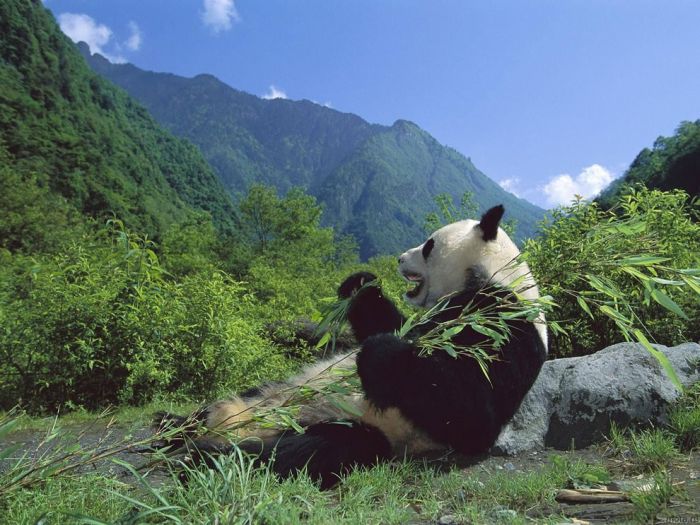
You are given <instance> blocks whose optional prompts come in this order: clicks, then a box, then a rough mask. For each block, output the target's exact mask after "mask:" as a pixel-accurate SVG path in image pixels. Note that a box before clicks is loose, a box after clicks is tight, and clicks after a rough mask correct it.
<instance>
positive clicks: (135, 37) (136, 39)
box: [124, 20, 143, 51]
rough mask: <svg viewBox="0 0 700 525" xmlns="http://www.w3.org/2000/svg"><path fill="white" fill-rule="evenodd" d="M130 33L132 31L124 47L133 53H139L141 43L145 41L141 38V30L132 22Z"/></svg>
mask: <svg viewBox="0 0 700 525" xmlns="http://www.w3.org/2000/svg"><path fill="white" fill-rule="evenodd" d="M129 31H131V35H129V38H127V39H126V42H124V45H125V46H126V47H127V49H130V50H131V51H138V50H139V49H140V48H141V41H142V39H143V38H142V36H141V28H140V27H139V26H138V24H137V23H136V22H134V21H133V20H132V21H131V22H129Z"/></svg>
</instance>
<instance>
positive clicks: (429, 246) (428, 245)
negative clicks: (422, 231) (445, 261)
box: [421, 239, 435, 261]
mask: <svg viewBox="0 0 700 525" xmlns="http://www.w3.org/2000/svg"><path fill="white" fill-rule="evenodd" d="M434 247H435V241H434V240H433V239H428V240H427V241H425V244H424V245H423V249H422V250H421V254H422V255H423V259H425V260H426V261H427V260H428V257H429V256H430V252H432V251H433V248H434Z"/></svg>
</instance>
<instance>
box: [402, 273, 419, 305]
mask: <svg viewBox="0 0 700 525" xmlns="http://www.w3.org/2000/svg"><path fill="white" fill-rule="evenodd" d="M401 276H402V277H403V278H404V279H406V280H407V281H408V282H409V283H416V286H415V287H414V288H411V289H410V290H408V291H407V292H406V297H411V298H412V297H416V296H417V295H418V294H419V293H420V292H421V289H422V288H423V284H424V283H425V278H424V277H423V276H422V275H421V274H419V273H413V272H405V271H402V272H401Z"/></svg>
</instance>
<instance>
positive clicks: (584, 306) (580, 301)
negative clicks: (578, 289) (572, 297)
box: [576, 295, 593, 319]
mask: <svg viewBox="0 0 700 525" xmlns="http://www.w3.org/2000/svg"><path fill="white" fill-rule="evenodd" d="M576 302H577V303H578V305H579V306H580V307H581V310H583V311H584V312H586V313H587V314H588V317H590V318H591V319H593V312H591V309H590V308H589V307H588V303H587V302H586V300H585V299H584V298H583V297H581V296H580V295H577V296H576Z"/></svg>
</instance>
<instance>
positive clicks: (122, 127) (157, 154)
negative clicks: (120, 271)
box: [0, 0, 234, 235]
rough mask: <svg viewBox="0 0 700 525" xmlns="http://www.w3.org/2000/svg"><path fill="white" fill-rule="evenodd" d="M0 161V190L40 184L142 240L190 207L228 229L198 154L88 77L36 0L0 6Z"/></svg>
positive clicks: (214, 184)
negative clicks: (112, 218) (0, 177)
mask: <svg viewBox="0 0 700 525" xmlns="http://www.w3.org/2000/svg"><path fill="white" fill-rule="evenodd" d="M0 159H2V167H3V169H4V170H10V171H8V173H11V175H12V177H10V176H9V175H7V176H6V177H4V179H5V186H8V185H9V184H10V183H11V184H12V187H9V186H8V187H3V190H4V192H5V193H7V192H12V193H14V194H20V193H21V192H22V191H23V188H22V186H23V185H33V184H38V185H45V186H48V188H49V191H50V193H51V194H53V195H55V196H56V197H57V198H58V197H59V196H62V197H63V198H65V199H66V200H67V202H68V205H69V206H71V207H75V208H76V209H77V210H79V211H80V212H82V213H85V214H87V215H89V216H105V215H111V214H114V215H116V216H117V217H119V218H120V219H123V220H124V221H125V222H126V223H127V224H128V225H130V226H132V227H134V228H137V229H138V230H140V231H142V232H144V233H148V234H150V235H158V234H159V233H160V232H161V231H162V230H163V228H165V227H166V226H167V225H168V224H170V223H173V222H176V221H180V220H182V219H184V218H186V217H188V216H190V215H192V213H193V210H197V209H199V210H206V211H209V212H211V214H212V216H213V219H214V222H215V223H216V224H217V225H218V226H219V227H221V228H223V229H225V230H231V229H233V224H234V208H233V203H232V201H231V199H230V198H229V196H228V195H227V194H226V193H225V192H224V191H223V188H222V186H221V183H220V182H219V181H218V179H217V177H216V176H215V175H214V173H213V172H212V170H211V168H210V167H209V166H208V165H207V163H206V161H205V160H204V159H203V158H202V155H201V153H200V152H199V151H198V150H197V148H196V147H194V146H193V145H191V144H189V143H187V142H186V141H184V140H182V139H178V138H175V137H173V136H172V135H171V134H170V133H168V132H167V131H165V130H164V129H163V128H162V127H161V126H160V125H159V124H158V123H157V122H156V121H155V120H153V118H152V117H151V116H150V115H149V114H148V112H147V111H146V110H145V109H144V108H143V107H142V106H141V105H140V104H139V103H138V102H136V101H134V100H133V99H132V98H131V97H130V96H129V95H128V94H127V93H126V92H124V91H123V90H121V89H119V88H117V87H115V86H113V85H112V84H111V83H109V82H107V81H105V80H104V79H103V78H101V77H100V76H98V75H97V74H95V73H94V72H93V71H91V70H90V68H89V67H88V66H87V65H86V64H85V61H84V59H83V58H82V57H81V55H80V53H79V51H78V49H76V47H75V45H73V43H72V42H70V40H69V39H68V38H67V37H66V36H64V35H63V33H62V32H61V30H60V28H59V27H58V25H57V24H56V22H55V20H54V19H53V17H52V15H51V13H50V12H49V11H47V10H46V9H45V8H44V6H43V4H42V2H41V1H40V0H32V1H28V0H3V1H2V2H0ZM10 181H13V182H10Z"/></svg>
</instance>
